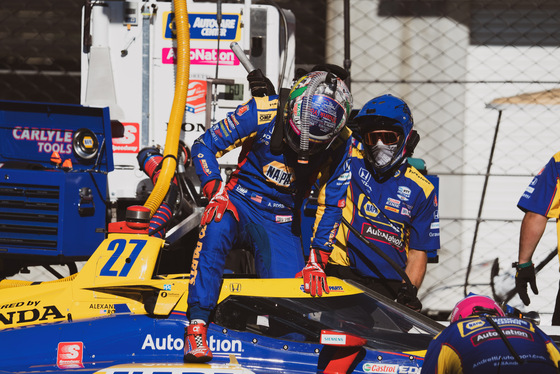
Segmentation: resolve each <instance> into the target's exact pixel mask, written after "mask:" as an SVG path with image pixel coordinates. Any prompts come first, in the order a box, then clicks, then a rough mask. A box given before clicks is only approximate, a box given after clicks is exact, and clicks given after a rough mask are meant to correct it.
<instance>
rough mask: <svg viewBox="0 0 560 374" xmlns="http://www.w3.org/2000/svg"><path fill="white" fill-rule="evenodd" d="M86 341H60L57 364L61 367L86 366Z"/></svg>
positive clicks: (78, 367) (76, 367) (74, 367)
mask: <svg viewBox="0 0 560 374" xmlns="http://www.w3.org/2000/svg"><path fill="white" fill-rule="evenodd" d="M83 357H84V343H83V342H60V343H58V347H57V350H56V366H57V367H58V368H59V369H80V368H83V367H84V364H83Z"/></svg>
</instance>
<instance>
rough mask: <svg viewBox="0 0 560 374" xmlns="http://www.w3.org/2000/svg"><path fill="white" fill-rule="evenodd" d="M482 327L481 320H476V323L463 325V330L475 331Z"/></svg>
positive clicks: (482, 322)
mask: <svg viewBox="0 0 560 374" xmlns="http://www.w3.org/2000/svg"><path fill="white" fill-rule="evenodd" d="M482 326H484V321H481V320H476V321H472V322H471V321H469V322H467V323H466V324H465V328H467V329H469V330H474V329H477V328H479V327H482Z"/></svg>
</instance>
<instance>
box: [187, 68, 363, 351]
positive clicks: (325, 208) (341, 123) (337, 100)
mask: <svg viewBox="0 0 560 374" xmlns="http://www.w3.org/2000/svg"><path fill="white" fill-rule="evenodd" d="M326 70H329V71H313V72H311V73H308V74H305V75H303V76H302V77H300V78H299V79H298V80H297V81H296V82H295V84H294V85H293V87H292V89H291V91H290V93H289V96H288V98H287V100H286V104H285V107H284V111H283V114H282V115H278V116H277V108H278V106H279V103H278V101H279V100H278V96H276V95H274V96H263V97H258V96H257V97H255V95H254V94H253V96H254V97H253V98H252V99H251V100H249V101H248V102H247V103H245V104H243V105H241V106H239V107H238V108H237V109H236V110H235V112H233V113H230V114H229V115H228V116H227V117H226V118H225V119H223V120H221V121H219V122H218V123H216V124H215V125H213V126H212V127H211V128H210V129H208V130H207V131H206V132H205V133H204V134H203V135H202V136H201V137H199V138H198V139H197V140H196V141H195V142H194V144H193V147H192V155H193V163H194V166H195V168H196V173H197V175H198V176H199V178H200V182H201V186H202V190H203V193H204V194H205V196H206V197H207V198H208V200H209V203H208V206H207V207H206V209H205V211H204V213H203V216H202V221H201V226H202V227H201V230H200V234H199V241H198V244H197V248H196V249H195V252H194V254H193V259H192V265H191V272H190V284H189V294H188V317H189V319H190V324H189V326H188V328H187V331H186V336H185V361H187V362H205V361H208V360H210V359H211V358H212V353H211V352H210V350H209V348H208V346H207V343H206V333H207V324H208V322H209V316H210V313H211V311H212V310H213V309H214V307H215V305H216V301H217V299H218V295H219V292H220V287H221V278H222V274H223V271H224V265H225V259H226V255H227V253H228V252H229V250H230V249H231V248H234V247H235V248H245V249H249V250H251V251H252V252H253V253H254V258H255V267H256V272H257V275H258V276H259V277H263V278H293V277H294V276H296V275H297V274H300V275H301V276H303V278H304V280H303V281H304V290H305V292H308V293H311V294H312V295H313V296H321V295H322V293H323V292H326V293H328V292H329V290H328V285H327V281H326V275H325V273H324V270H323V269H324V266H325V264H326V259H327V258H328V255H329V253H330V252H331V249H332V242H333V239H334V236H335V235H336V231H337V228H338V225H339V222H340V217H341V214H342V207H343V206H344V203H345V195H346V188H347V187H348V183H349V172H350V169H349V164H350V163H349V158H348V157H349V154H350V149H351V136H350V130H349V129H348V128H347V127H346V126H345V124H346V121H347V118H348V116H349V114H350V111H351V108H352V96H351V94H350V92H349V90H348V88H347V87H346V85H345V84H344V82H343V80H342V79H341V78H340V77H338V76H337V75H336V74H334V73H333V72H331V71H330V69H326ZM339 75H340V73H339ZM248 78H249V79H251V74H250V75H249V77H248ZM250 82H251V80H250ZM279 113H282V112H279ZM280 117H281V118H280ZM237 147H241V153H240V156H239V160H238V165H237V168H236V170H235V171H234V172H233V173H232V175H231V177H230V179H229V181H228V182H227V184H226V183H224V181H222V177H221V174H220V168H219V165H218V158H220V157H221V156H222V155H224V154H225V153H227V152H228V151H230V150H232V149H234V148H237ZM317 180H319V181H320V194H319V209H318V211H317V216H316V220H315V226H314V231H313V238H312V240H311V249H310V254H309V260H308V261H307V264H306V262H305V259H304V254H303V253H304V252H303V248H302V244H301V233H300V232H301V223H300V217H299V212H300V210H301V206H302V201H303V200H304V198H305V197H306V195H308V193H309V191H310V189H311V187H312V186H313V184H314V183H315V181H317ZM298 272H299V273H298Z"/></svg>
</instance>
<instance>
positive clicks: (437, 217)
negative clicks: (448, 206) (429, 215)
mask: <svg viewBox="0 0 560 374" xmlns="http://www.w3.org/2000/svg"><path fill="white" fill-rule="evenodd" d="M434 219H439V211H438V210H436V211H435V212H434Z"/></svg>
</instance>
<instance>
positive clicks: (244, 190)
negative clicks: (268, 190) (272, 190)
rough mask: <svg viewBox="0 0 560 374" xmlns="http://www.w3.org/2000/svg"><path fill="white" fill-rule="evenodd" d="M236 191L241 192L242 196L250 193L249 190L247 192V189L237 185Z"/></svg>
mask: <svg viewBox="0 0 560 374" xmlns="http://www.w3.org/2000/svg"><path fill="white" fill-rule="evenodd" d="M235 190H236V191H237V192H239V193H240V194H241V195H246V194H247V192H249V190H247V189H246V188H245V187H241V186H240V185H236V186H235Z"/></svg>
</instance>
